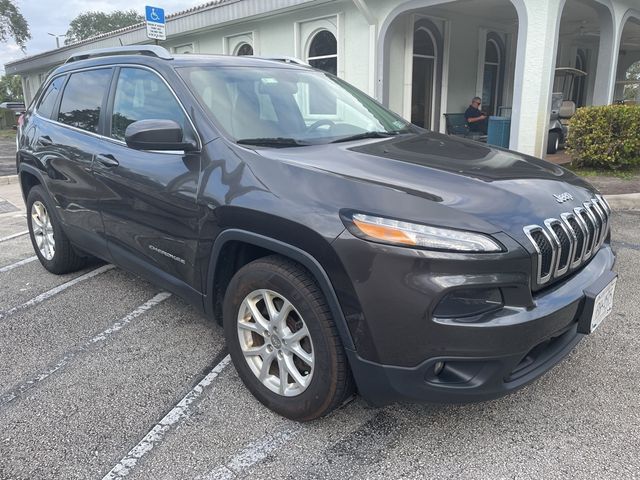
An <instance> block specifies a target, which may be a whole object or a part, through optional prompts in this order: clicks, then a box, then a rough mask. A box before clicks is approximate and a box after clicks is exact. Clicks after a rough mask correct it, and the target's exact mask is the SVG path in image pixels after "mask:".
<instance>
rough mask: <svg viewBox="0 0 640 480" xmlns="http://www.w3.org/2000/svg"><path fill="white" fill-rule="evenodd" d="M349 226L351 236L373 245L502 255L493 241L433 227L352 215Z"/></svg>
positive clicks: (478, 235) (479, 235)
mask: <svg viewBox="0 0 640 480" xmlns="http://www.w3.org/2000/svg"><path fill="white" fill-rule="evenodd" d="M351 222H352V225H353V228H350V229H349V230H350V231H351V233H353V234H354V235H356V236H358V237H360V238H363V239H365V240H370V241H373V242H379V243H386V244H389V245H400V246H405V247H414V248H416V247H417V248H425V249H429V250H441V251H452V252H483V253H486V252H501V251H503V249H502V247H501V246H500V245H499V244H498V243H497V242H496V241H495V240H493V239H492V238H490V237H488V236H487V235H484V234H481V233H474V232H466V231H463V230H453V229H450V228H441V227H433V226H430V225H422V224H419V223H411V222H405V221H402V220H393V219H390V218H384V217H376V216H373V215H368V214H364V213H354V214H352V215H351Z"/></svg>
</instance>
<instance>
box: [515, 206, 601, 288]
mask: <svg viewBox="0 0 640 480" xmlns="http://www.w3.org/2000/svg"><path fill="white" fill-rule="evenodd" d="M610 215H611V208H610V207H609V205H608V204H607V202H606V200H605V199H604V198H602V196H601V195H596V197H595V198H593V199H591V200H590V201H588V202H584V204H583V205H582V206H581V207H577V208H574V209H573V211H572V212H566V213H563V214H562V215H560V218H548V219H546V220H545V221H544V224H543V225H527V226H526V227H524V233H525V235H526V236H527V238H529V240H530V241H531V243H532V244H533V247H534V249H535V254H534V255H535V257H534V259H535V269H536V271H535V278H536V284H537V285H538V286H542V285H544V284H546V283H548V282H549V281H551V280H552V279H555V278H559V277H561V276H562V275H564V274H566V273H567V272H569V271H570V270H574V269H576V268H578V267H580V266H581V265H583V264H584V262H586V261H587V260H589V258H591V257H592V256H593V255H595V254H596V252H597V251H598V249H599V248H600V246H601V245H602V244H603V243H604V240H605V239H606V238H607V234H608V233H609V224H610V221H609V218H610Z"/></svg>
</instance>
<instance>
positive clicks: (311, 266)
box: [203, 228, 355, 351]
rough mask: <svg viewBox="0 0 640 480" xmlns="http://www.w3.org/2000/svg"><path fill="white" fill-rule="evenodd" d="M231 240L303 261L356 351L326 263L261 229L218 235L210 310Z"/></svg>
mask: <svg viewBox="0 0 640 480" xmlns="http://www.w3.org/2000/svg"><path fill="white" fill-rule="evenodd" d="M231 241H240V242H244V243H248V244H252V245H255V246H257V247H262V248H265V249H268V250H271V251H273V252H275V253H278V254H280V255H283V256H285V257H288V258H290V259H291V260H294V261H296V262H298V263H300V264H301V265H302V266H304V267H305V268H306V269H307V270H309V272H310V273H311V275H313V277H314V278H315V280H316V281H317V282H318V285H319V286H320V289H321V290H322V293H323V294H324V296H325V298H326V299H327V303H328V304H329V308H330V309H331V313H332V314H333V317H334V320H335V322H336V328H337V329H338V333H339V334H340V339H341V340H342V344H343V346H344V348H346V349H348V350H354V351H355V345H354V343H353V338H352V337H351V333H350V332H349V328H348V326H347V321H346V319H345V317H344V313H343V311H342V308H341V307H340V303H339V301H338V296H337V295H336V292H335V290H334V289H333V285H332V284H331V280H330V279H329V276H328V275H327V273H326V271H325V270H324V268H323V267H322V265H321V264H320V263H319V262H318V261H317V260H316V259H315V258H314V257H313V256H312V255H310V254H309V253H307V252H305V251H304V250H302V249H300V248H298V247H295V246H293V245H290V244H288V243H285V242H282V241H280V240H276V239H274V238H270V237H266V236H264V235H260V234H258V233H253V232H249V231H246V230H240V229H235V228H231V229H228V230H225V231H223V232H222V233H220V235H218V237H217V238H216V240H215V242H214V244H213V249H212V253H211V258H210V260H209V269H208V271H209V272H211V273H210V274H209V275H208V276H207V285H206V288H207V290H206V295H205V297H204V299H203V300H204V301H205V310H206V311H209V310H210V309H211V308H212V304H213V303H212V301H213V287H214V282H215V278H214V276H215V271H216V267H217V264H218V260H219V258H220V252H221V251H222V248H223V247H224V245H225V244H226V243H228V242H231Z"/></svg>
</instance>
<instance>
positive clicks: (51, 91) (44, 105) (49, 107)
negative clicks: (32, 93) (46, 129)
mask: <svg viewBox="0 0 640 480" xmlns="http://www.w3.org/2000/svg"><path fill="white" fill-rule="evenodd" d="M64 79H65V77H64V76H62V77H58V78H56V79H54V80H53V81H52V82H51V83H50V84H49V86H48V87H47V89H46V90H45V92H44V94H43V95H42V98H41V99H40V103H39V104H38V108H37V109H36V111H37V112H38V113H39V114H40V115H42V116H43V117H45V118H51V113H52V112H53V106H54V105H55V103H56V99H57V98H58V92H60V89H61V88H62V84H63V83H64Z"/></svg>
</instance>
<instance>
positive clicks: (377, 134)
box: [331, 130, 408, 143]
mask: <svg viewBox="0 0 640 480" xmlns="http://www.w3.org/2000/svg"><path fill="white" fill-rule="evenodd" d="M401 133H405V132H404V131H402V130H392V131H389V132H376V131H372V132H362V133H356V134H355V135H349V136H348V137H342V138H339V139H337V140H334V141H333V142H331V143H340V142H350V141H351V140H362V139H365V138H387V137H393V136H394V135H399V134H401ZM406 133H408V132H406Z"/></svg>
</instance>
